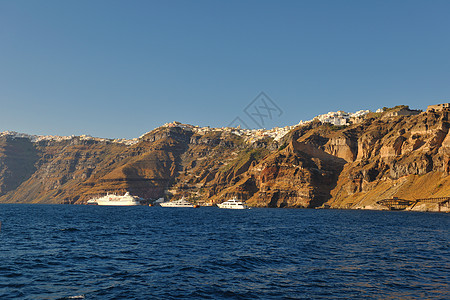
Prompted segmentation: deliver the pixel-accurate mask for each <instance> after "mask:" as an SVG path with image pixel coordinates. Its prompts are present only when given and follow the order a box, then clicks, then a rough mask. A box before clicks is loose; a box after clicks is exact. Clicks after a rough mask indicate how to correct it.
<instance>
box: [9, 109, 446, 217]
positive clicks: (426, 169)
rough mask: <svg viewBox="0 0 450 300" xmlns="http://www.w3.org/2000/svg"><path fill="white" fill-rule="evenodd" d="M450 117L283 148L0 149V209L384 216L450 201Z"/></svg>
mask: <svg viewBox="0 0 450 300" xmlns="http://www.w3.org/2000/svg"><path fill="white" fill-rule="evenodd" d="M449 128H450V125H449V121H448V112H445V111H444V112H439V113H422V114H420V115H416V116H397V117H390V118H387V117H384V118H383V117H380V116H376V115H373V116H372V117H369V118H366V120H365V121H363V122H362V123H359V124H356V125H352V126H349V127H336V126H330V125H327V124H320V123H318V122H313V123H310V124H309V125H306V126H303V127H297V128H296V129H294V130H293V131H291V132H290V133H289V134H287V135H286V136H285V137H284V138H283V139H281V140H279V141H274V140H272V139H271V138H268V137H266V138H259V139H258V141H257V142H249V141H248V140H246V139H245V137H243V136H240V135H236V134H234V133H233V132H232V131H226V130H209V131H208V132H206V133H195V131H193V130H190V129H186V128H183V127H177V126H174V127H161V128H157V129H155V130H153V131H152V132H150V133H148V134H147V135H145V136H143V137H142V138H141V139H140V140H139V142H138V143H137V144H134V145H131V146H126V145H124V144H118V143H112V142H104V141H103V142H101V141H86V140H83V139H80V138H73V139H70V140H67V141H59V142H56V141H41V142H38V143H32V142H30V141H29V140H26V139H22V140H20V139H19V140H12V139H7V138H4V137H3V138H2V139H0V201H2V202H41V203H42V202H45V203H58V202H60V201H61V200H64V199H66V200H68V201H70V202H73V203H84V202H85V201H86V200H87V199H89V198H91V197H93V196H96V195H100V194H105V193H107V192H118V193H124V192H125V191H130V192H131V193H133V194H136V195H138V196H141V197H144V198H146V199H155V198H159V197H163V196H164V197H167V198H179V197H181V196H186V197H188V198H191V199H192V200H198V201H206V202H208V201H211V202H215V203H217V202H221V201H224V200H226V199H228V198H229V197H232V196H237V197H239V198H241V199H243V200H247V201H248V203H249V204H251V205H254V206H261V207H318V206H322V205H323V204H326V205H328V206H331V207H336V208H377V207H376V205H375V202H376V201H377V200H380V199H383V198H388V197H393V196H396V197H402V198H406V199H416V198H420V197H422V198H424V197H435V196H436V197H437V196H449V195H450V180H449V178H450V177H449V176H448V175H449V172H450V137H449V133H448V132H449Z"/></svg>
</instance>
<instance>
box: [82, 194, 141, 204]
mask: <svg viewBox="0 0 450 300" xmlns="http://www.w3.org/2000/svg"><path fill="white" fill-rule="evenodd" d="M141 200H142V198H140V197H138V196H132V195H130V193H129V192H126V193H125V195H123V196H118V195H114V194H112V195H110V194H108V195H106V196H103V197H100V198H93V199H90V200H88V201H87V204H97V205H110V206H133V205H140V204H141V202H140V201H141Z"/></svg>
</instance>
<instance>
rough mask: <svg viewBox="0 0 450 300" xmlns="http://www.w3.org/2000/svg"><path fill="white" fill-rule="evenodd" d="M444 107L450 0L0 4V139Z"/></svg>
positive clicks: (19, 0) (289, 121)
mask: <svg viewBox="0 0 450 300" xmlns="http://www.w3.org/2000/svg"><path fill="white" fill-rule="evenodd" d="M260 92H264V93H265V94H266V95H267V96H268V97H270V99H271V100H272V102H270V103H275V104H276V105H277V107H278V108H279V113H278V112H277V114H276V115H274V116H273V118H272V120H271V121H270V122H271V123H270V124H265V126H267V127H272V126H285V125H293V124H297V123H298V122H299V121H300V120H308V119H311V118H313V117H314V116H316V115H318V114H322V113H326V112H328V111H337V110H344V111H351V112H354V111H357V110H360V109H370V110H376V109H377V108H380V107H383V106H388V107H391V106H395V105H399V104H406V105H410V107H411V108H416V109H425V108H426V106H427V105H429V104H436V103H442V102H450V1H439V0H433V1H413V0H405V1H395V0H389V1H361V0H357V1H345V0H342V1H335V0H332V1H320V0H319V1H317V0H314V1H313V0H311V1H275V0H274V1H261V0H258V1H250V0H239V1H230V0H226V1H225V0H224V1H215V0H206V1H196V0H192V1H184V0H183V1H167V0H164V1H149V0H145V1H137V0H134V1H125V0H124V1H112V0H105V1H101V0H94V1H93V0H88V1H80V0H76V1H75V0H73V1H70V0H66V1H60V0H55V1H48V0H41V1H31V0H28V1H26V0H0V131H4V130H14V131H19V132H25V133H30V134H54V135H71V134H76V135H79V134H90V135H93V136H99V137H109V138H115V137H120V138H133V137H138V136H139V135H141V134H142V133H144V132H147V131H150V130H152V129H153V128H155V127H158V126H160V125H162V124H164V123H166V122H171V121H174V120H177V121H181V122H184V123H189V124H195V125H201V126H211V127H221V126H226V125H228V124H230V122H232V121H233V120H234V119H235V118H236V117H239V118H240V119H241V120H242V121H244V122H245V123H246V124H247V125H248V126H249V127H258V126H257V125H255V122H253V121H252V120H251V119H250V118H249V116H248V115H246V114H245V111H244V110H245V108H246V107H247V106H248V105H255V102H253V104H252V101H253V100H254V99H255V97H257V96H258V95H259V94H260Z"/></svg>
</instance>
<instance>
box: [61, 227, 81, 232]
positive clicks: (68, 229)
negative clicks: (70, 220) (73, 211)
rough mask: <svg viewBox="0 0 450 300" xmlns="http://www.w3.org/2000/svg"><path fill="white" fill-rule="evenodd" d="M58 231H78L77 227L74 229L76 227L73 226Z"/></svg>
mask: <svg viewBox="0 0 450 300" xmlns="http://www.w3.org/2000/svg"><path fill="white" fill-rule="evenodd" d="M60 231H69V232H72V231H80V230H79V229H76V228H74V227H68V228H62V229H60Z"/></svg>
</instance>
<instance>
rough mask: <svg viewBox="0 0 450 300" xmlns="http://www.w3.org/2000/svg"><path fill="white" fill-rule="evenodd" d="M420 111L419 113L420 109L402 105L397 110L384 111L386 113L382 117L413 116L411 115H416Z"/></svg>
mask: <svg viewBox="0 0 450 300" xmlns="http://www.w3.org/2000/svg"><path fill="white" fill-rule="evenodd" d="M420 113H421V111H420V110H415V109H409V107H408V106H406V107H402V108H400V109H397V110H393V111H389V112H387V113H386V115H385V116H384V117H387V118H389V117H396V116H413V115H418V114H420Z"/></svg>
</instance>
